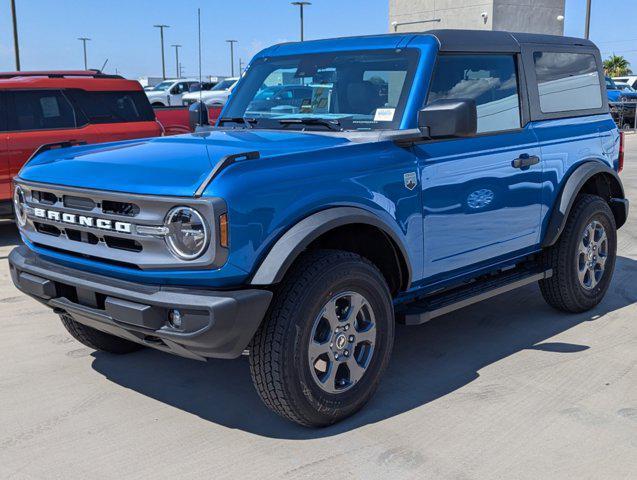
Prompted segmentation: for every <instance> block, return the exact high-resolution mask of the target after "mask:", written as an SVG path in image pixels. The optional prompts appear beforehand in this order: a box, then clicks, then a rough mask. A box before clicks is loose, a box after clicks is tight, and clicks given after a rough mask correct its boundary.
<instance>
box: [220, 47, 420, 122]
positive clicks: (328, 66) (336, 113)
mask: <svg viewBox="0 0 637 480" xmlns="http://www.w3.org/2000/svg"><path fill="white" fill-rule="evenodd" d="M417 62H418V52H417V51H415V50H378V51H364V52H329V53H318V54H307V55H298V56H289V57H271V58H259V59H257V60H255V61H254V62H253V63H252V65H251V66H250V69H249V70H248V72H247V74H246V76H245V78H244V79H243V81H242V82H241V87H240V88H239V89H237V90H235V92H234V93H233V94H232V97H231V101H230V103H229V104H228V108H227V111H226V112H225V114H224V118H226V117H227V118H232V119H241V118H242V117H246V118H249V119H250V124H251V125H253V127H255V128H258V127H264V128H287V129H290V128H299V129H307V128H312V129H324V128H325V127H326V124H327V122H329V126H338V129H339V130H341V129H343V130H378V129H395V128H398V126H399V124H400V120H401V118H402V114H403V110H404V108H405V103H406V101H407V97H408V95H409V90H410V87H411V83H412V80H413V76H414V71H415V69H416V64H417ZM236 123H238V124H243V122H236Z"/></svg>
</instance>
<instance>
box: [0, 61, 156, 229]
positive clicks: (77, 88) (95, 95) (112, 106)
mask: <svg viewBox="0 0 637 480" xmlns="http://www.w3.org/2000/svg"><path fill="white" fill-rule="evenodd" d="M0 132H1V133H0V217H4V218H6V217H9V218H11V217H12V216H13V211H12V202H11V196H12V193H11V179H12V178H13V177H14V176H15V175H16V174H17V173H18V171H19V170H20V168H21V167H22V165H23V164H24V163H25V162H26V161H27V159H28V158H29V157H30V156H31V155H32V154H33V153H34V152H35V151H36V150H37V149H38V148H40V147H41V146H42V145H46V144H56V143H57V144H60V143H61V144H74V143H100V142H112V141H116V140H128V139H133V138H143V137H154V136H158V135H161V127H160V125H159V124H158V123H157V122H156V121H155V115H154V113H153V109H152V108H151V106H150V103H149V102H148V99H147V98H146V96H145V95H144V93H143V90H142V87H141V86H140V84H139V83H138V82H136V81H131V80H125V79H123V78H122V77H119V76H115V75H105V74H102V73H100V72H98V71H93V70H89V71H47V72H5V73H0Z"/></svg>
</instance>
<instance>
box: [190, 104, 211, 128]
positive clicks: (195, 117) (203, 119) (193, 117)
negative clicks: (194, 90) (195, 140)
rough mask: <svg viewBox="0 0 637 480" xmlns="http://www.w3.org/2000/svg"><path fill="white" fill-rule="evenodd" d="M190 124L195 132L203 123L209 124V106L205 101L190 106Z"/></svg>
mask: <svg viewBox="0 0 637 480" xmlns="http://www.w3.org/2000/svg"><path fill="white" fill-rule="evenodd" d="M188 124H189V125H190V130H192V131H193V132H194V131H195V128H196V127H198V126H201V125H209V122H208V107H206V104H205V103H203V102H195V103H193V104H192V105H190V108H188Z"/></svg>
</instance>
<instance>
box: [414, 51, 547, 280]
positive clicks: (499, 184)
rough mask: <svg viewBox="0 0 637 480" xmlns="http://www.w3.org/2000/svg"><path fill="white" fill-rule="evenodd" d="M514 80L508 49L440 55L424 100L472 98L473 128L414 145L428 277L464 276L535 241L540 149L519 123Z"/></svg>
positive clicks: (514, 62)
mask: <svg viewBox="0 0 637 480" xmlns="http://www.w3.org/2000/svg"><path fill="white" fill-rule="evenodd" d="M520 84H521V81H519V80H518V77H517V59H516V56H514V55H509V54H506V55H483V54H453V55H440V58H439V60H438V65H437V67H436V70H435V72H434V77H433V78H432V84H431V88H430V93H429V99H428V102H429V103H431V102H433V101H435V100H438V99H454V98H456V99H466V98H472V99H474V100H475V101H476V104H477V111H478V133H477V135H475V136H472V137H468V138H450V139H437V140H432V141H427V142H423V143H421V144H419V145H416V146H415V147H414V152H415V154H416V156H417V158H418V165H419V169H420V177H421V179H422V198H423V202H422V204H423V217H424V242H425V245H424V250H425V265H424V272H425V274H426V275H427V277H435V276H436V275H442V276H444V277H445V278H449V277H450V276H454V274H455V275H458V276H463V275H465V274H468V273H470V272H473V271H476V270H479V269H481V268H484V267H489V266H491V265H494V264H496V263H498V262H499V261H500V260H502V261H505V260H508V259H510V258H513V257H515V256H518V255H522V254H524V253H525V252H530V251H531V250H533V248H534V247H536V246H537V244H538V243H539V237H540V217H541V209H542V206H541V195H540V193H541V188H542V162H541V152H540V148H539V144H538V140H537V137H536V135H535V132H534V130H533V128H532V126H531V125H530V124H528V125H526V126H523V124H522V115H521V113H522V109H521V107H520V105H521V102H520V98H521V97H522V95H520V93H519V92H520V88H519V85H520ZM522 98H523V97H522ZM516 159H531V161H530V162H528V161H524V162H515V160H516ZM529 163H530V164H529ZM520 164H522V165H523V166H517V167H516V165H520Z"/></svg>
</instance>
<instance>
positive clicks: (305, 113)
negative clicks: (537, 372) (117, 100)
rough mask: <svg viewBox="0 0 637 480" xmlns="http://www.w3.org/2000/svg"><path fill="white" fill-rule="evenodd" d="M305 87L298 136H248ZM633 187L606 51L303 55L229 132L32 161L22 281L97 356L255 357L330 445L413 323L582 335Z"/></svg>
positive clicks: (583, 44)
mask: <svg viewBox="0 0 637 480" xmlns="http://www.w3.org/2000/svg"><path fill="white" fill-rule="evenodd" d="M289 79H297V81H299V82H300V83H302V84H303V85H311V86H312V98H311V101H310V103H309V104H307V105H304V106H303V108H302V111H301V112H300V113H287V112H284V113H281V112H279V111H278V110H277V109H276V108H274V107H273V108H270V109H269V110H268V111H259V112H255V113H254V114H253V112H250V113H249V114H248V107H249V105H250V104H251V103H252V102H253V101H254V100H255V98H256V97H257V96H258V95H259V94H260V92H263V90H264V89H266V88H270V87H271V86H272V85H273V84H277V83H279V82H281V81H282V80H283V83H285V84H289V83H290V80H289ZM280 101H281V105H286V102H287V101H288V99H281V100H280ZM114 165H115V166H117V168H113V166H114ZM622 166H623V134H622V133H620V132H619V131H618V129H617V127H616V126H615V124H614V123H613V120H612V118H611V116H610V115H609V108H608V101H607V99H606V98H605V88H604V75H603V72H602V61H601V57H600V53H599V50H598V49H597V48H596V47H595V45H594V44H593V43H591V42H589V41H587V40H582V39H579V38H578V39H575V38H568V37H558V36H547V35H533V34H525V33H520V34H517V33H515V34H513V33H507V32H498V31H463V30H439V31H432V32H425V33H421V34H414V33H408V34H404V35H378V36H366V37H354V38H340V39H335V40H320V41H306V42H300V43H286V44H282V45H278V46H276V47H271V48H267V49H265V50H264V51H262V52H261V53H259V54H257V56H256V57H255V59H253V61H252V62H251V63H250V68H249V70H248V72H247V73H246V75H245V76H244V77H243V79H242V80H241V82H239V84H238V86H237V88H236V91H234V92H233V94H232V95H231V97H230V99H229V101H228V104H227V105H226V107H225V108H224V111H223V117H222V118H220V119H219V120H218V122H217V126H216V127H200V129H199V131H198V132H197V133H195V134H190V135H182V136H177V137H161V138H156V139H149V140H142V141H132V142H131V141H129V142H118V143H113V144H109V145H105V146H94V145H93V146H73V147H69V148H64V149H60V150H51V151H46V152H42V153H40V154H39V155H37V156H35V157H34V158H33V159H32V160H31V161H30V162H29V163H28V164H27V165H25V167H23V169H22V170H21V172H20V175H19V178H17V179H16V182H15V185H16V186H15V190H14V199H15V205H16V220H17V222H18V224H19V226H20V232H21V235H22V238H23V240H24V245H22V246H20V247H17V248H16V249H14V250H13V251H12V252H11V254H10V256H9V264H10V270H11V276H12V279H13V282H14V283H15V285H16V286H17V287H18V288H19V289H20V290H22V291H23V292H25V293H26V294H28V295H31V296H32V297H34V298H36V299H37V300H39V301H40V302H42V303H43V304H45V305H48V306H49V307H50V308H52V309H53V310H54V312H56V313H58V314H59V315H60V317H61V320H62V323H63V324H64V326H65V327H66V329H67V330H68V331H69V333H70V334H71V335H72V336H73V337H75V338H76V339H77V340H78V341H80V342H82V343H83V344H85V345H87V346H88V347H90V348H93V349H98V350H102V351H105V352H110V353H115V354H124V353H128V352H132V351H135V350H137V349H139V348H142V347H144V346H145V347H151V348H156V349H158V350H161V351H164V352H170V353H174V354H177V355H181V356H184V357H187V358H191V359H197V360H205V359H208V358H235V357H238V356H240V355H241V354H242V353H243V352H246V353H248V354H249V364H250V371H251V374H252V377H253V380H254V385H255V387H256V389H257V391H258V393H259V395H260V397H261V398H262V400H263V401H264V402H265V404H266V405H267V406H268V407H269V408H271V409H272V410H273V411H275V412H276V413H278V414H280V415H282V416H283V417H285V418H287V419H290V420H292V421H294V422H297V423H299V424H301V425H305V426H324V425H329V424H332V423H334V422H337V421H339V420H341V419H343V418H345V417H347V416H349V415H352V414H353V413H354V412H356V411H357V410H359V409H360V408H362V407H363V405H365V403H366V402H367V401H368V400H369V399H370V398H371V397H372V395H373V393H374V391H375V390H376V388H377V387H378V385H379V382H380V381H381V378H382V375H383V373H384V371H385V370H386V368H387V365H388V363H389V359H390V355H391V351H392V347H394V328H395V327H394V325H395V320H396V319H397V320H399V321H402V322H404V323H406V324H408V325H416V324H421V323H424V322H427V321H429V320H431V319H432V318H434V317H438V316H440V315H443V314H447V313H449V312H452V311H454V310H456V309H459V308H462V307H465V306H467V305H469V304H472V303H474V302H478V301H481V300H484V299H486V298H490V297H493V296H495V295H498V294H502V293H504V292H510V291H511V290H514V289H516V288H518V287H521V286H523V285H529V284H532V283H535V282H539V286H540V291H541V293H542V295H543V296H544V298H545V300H546V301H547V302H548V304H549V305H551V306H553V307H554V308H556V309H558V310H561V311H563V312H565V313H581V312H584V311H587V310H590V309H591V308H593V307H595V306H596V305H597V304H598V303H599V302H600V301H602V299H603V297H604V295H605V293H606V291H607V290H608V288H609V285H610V282H611V278H612V275H613V270H614V267H615V261H616V249H617V228H619V227H621V226H622V225H623V224H624V223H625V222H626V219H627V215H628V199H626V198H625V195H624V190H623V187H622V182H621V180H620V177H619V172H620V171H621V170H622ZM62 266H63V267H62ZM520 308H528V305H527V306H526V307H525V306H522V305H521V306H520ZM541 314H542V312H539V313H538V315H541ZM547 321H548V320H547ZM466 341H471V339H470V338H467V339H466ZM400 347H401V345H400V344H396V345H395V348H400ZM434 374H435V373H434ZM202 381H205V379H203V378H202ZM416 381H417V379H416ZM215 388H223V386H222V385H217V386H215ZM405 388H409V387H408V386H406V387H405ZM393 394H395V395H400V392H393ZM435 394H437V392H432V395H435ZM387 395H388V396H387V399H386V401H391V398H390V397H391V395H392V392H387Z"/></svg>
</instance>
